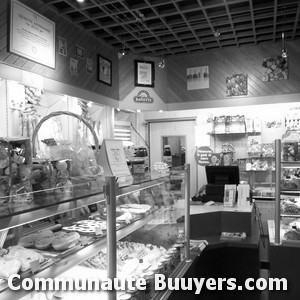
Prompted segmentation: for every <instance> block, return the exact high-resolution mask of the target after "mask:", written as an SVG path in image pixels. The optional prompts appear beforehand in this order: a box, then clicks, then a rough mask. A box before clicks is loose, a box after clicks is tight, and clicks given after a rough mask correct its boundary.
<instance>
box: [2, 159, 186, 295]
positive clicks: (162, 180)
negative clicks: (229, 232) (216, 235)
mask: <svg viewBox="0 0 300 300" xmlns="http://www.w3.org/2000/svg"><path fill="white" fill-rule="evenodd" d="M176 179H181V180H180V182H181V185H180V186H178V181H176V184H173V183H172V180H171V176H170V175H164V176H160V175H159V174H151V175H150V176H146V177H145V178H139V179H138V180H137V179H135V181H134V182H133V184H132V183H131V184H128V185H127V184H126V182H124V181H122V180H121V181H120V182H122V184H119V183H118V182H119V180H118V178H116V177H114V176H108V177H105V182H102V181H101V180H98V181H91V182H84V183H83V182H80V183H74V185H73V186H72V188H70V189H69V190H68V191H65V194H63V195H61V194H60V195H56V194H57V193H58V191H57V190H55V191H53V190H52V191H47V192H45V191H39V192H37V193H34V195H33V200H32V201H31V202H28V203H9V202H8V203H5V201H4V202H3V203H1V206H2V207H3V208H5V209H2V210H1V211H2V214H1V216H0V225H1V227H0V228H1V242H2V244H1V248H2V250H5V251H4V252H3V256H5V255H7V254H9V253H13V251H12V249H15V248H18V247H19V248H20V246H21V247H22V250H24V249H25V250H30V251H35V252H36V253H38V254H39V255H41V256H42V260H39V261H38V259H37V258H36V257H35V258H34V259H33V261H32V262H30V264H29V267H28V269H27V270H25V271H22V270H21V269H20V270H19V271H18V274H19V275H20V279H21V280H22V279H25V278H31V279H32V280H34V279H35V278H49V279H55V278H61V276H67V277H68V278H84V277H85V276H87V277H91V276H92V277H93V278H98V279H99V280H102V279H103V278H104V279H105V278H106V279H107V278H108V279H114V278H118V279H119V278H124V277H128V276H131V277H134V278H145V279H146V280H147V281H146V282H147V283H149V282H153V281H152V278H153V276H154V274H155V273H161V274H164V275H166V276H167V277H181V276H183V275H184V273H185V272H186V271H187V269H188V268H189V266H190V263H191V260H190V246H189V205H187V204H188V203H187V201H186V199H189V197H190V196H189V191H188V190H187V188H186V187H187V186H188V184H186V183H187V182H188V181H189V166H188V165H187V166H185V167H184V168H182V169H178V170H177V171H176ZM49 230H50V231H52V232H53V235H55V236H58V235H60V234H62V232H63V237H62V238H61V240H62V239H65V240H68V238H66V234H67V235H77V234H78V238H77V240H75V242H74V241H73V243H71V244H69V245H68V246H66V245H65V246H64V247H62V248H57V247H56V246H54V242H53V241H54V239H55V238H53V235H50V236H49V237H48V236H47V237H46V238H48V239H49V238H50V240H51V239H52V240H51V242H50V243H49V245H47V246H45V245H44V244H43V245H42V246H40V244H39V243H38V242H37V238H36V235H37V234H41V233H45V232H47V231H48V233H49ZM33 236H34V238H35V241H34V242H31V245H30V246H28V245H26V244H25V243H24V240H25V241H26V242H27V241H28V238H29V237H30V238H32V237H33ZM42 238H45V237H42ZM42 238H41V237H40V239H42ZM18 244H19V245H18ZM38 245H39V247H38ZM25 246H26V247H25ZM27 247H30V248H27ZM7 252H8V253H7ZM26 254H27V252H26ZM39 258H40V257H39ZM149 280H150V281H149ZM17 282H18V281H17ZM16 284H17V283H16ZM135 292H138V291H135ZM140 292H141V291H140ZM87 293H88V294H87V296H88V297H89V299H94V298H93V297H95V299H96V297H97V299H99V297H100V298H101V299H106V298H107V299H117V298H118V299H119V298H120V297H121V298H122V297H123V298H124V297H127V296H128V293H133V291H127V292H126V291H125V290H122V291H120V292H104V291H98V292H95V293H92V292H87ZM143 293H144V296H145V297H146V298H147V299H150V298H151V299H164V297H167V294H168V291H166V290H164V291H161V292H157V291H154V288H153V286H152V283H151V284H150V285H147V289H146V290H145V291H143ZM77 294H78V295H77ZM126 294H127V295H126ZM84 295H85V292H78V293H76V292H72V293H68V292H61V291H52V292H51V291H47V292H33V293H29V292H28V291H26V290H24V289H23V290H20V291H17V294H16V292H15V291H13V290H12V289H11V288H10V287H9V286H8V281H7V278H2V280H1V283H0V299H1V300H2V299H3V300H5V299H35V298H34V297H43V296H46V297H48V298H47V299H56V298H55V297H60V298H61V299H65V300H67V299H71V298H72V300H74V299H77V298H76V297H79V298H80V297H81V299H82V297H84ZM79 298H78V299H79ZM121 298H120V299H121ZM38 299H43V298H38ZM124 299H125V298H124ZM126 299H127V298H126Z"/></svg>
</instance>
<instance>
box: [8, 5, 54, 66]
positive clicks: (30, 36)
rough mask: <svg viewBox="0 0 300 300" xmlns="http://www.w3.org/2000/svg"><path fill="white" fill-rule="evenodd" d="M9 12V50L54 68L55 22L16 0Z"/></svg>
mask: <svg viewBox="0 0 300 300" xmlns="http://www.w3.org/2000/svg"><path fill="white" fill-rule="evenodd" d="M10 13H11V16H10V40H9V51H10V52H13V53H15V54H17V55H20V56H23V57H25V58H28V59H30V60H33V61H35V62H37V63H40V64H43V65H45V66H48V67H51V68H55V23H54V22H52V21H50V20H49V19H47V18H45V17H44V16H42V15H40V14H38V13H37V12H35V11H34V10H32V9H31V8H29V7H28V6H26V5H24V4H23V3H20V2H19V1H16V0H13V1H12V2H11V11H10Z"/></svg>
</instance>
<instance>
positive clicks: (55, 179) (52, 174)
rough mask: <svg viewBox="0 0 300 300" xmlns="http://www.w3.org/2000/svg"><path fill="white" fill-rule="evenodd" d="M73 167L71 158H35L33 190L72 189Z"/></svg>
mask: <svg viewBox="0 0 300 300" xmlns="http://www.w3.org/2000/svg"><path fill="white" fill-rule="evenodd" d="M71 167H72V165H71V160H70V159H56V160H43V159H34V160H33V165H32V169H33V171H32V185H33V190H34V191H38V190H50V189H56V188H60V189H61V190H63V191H66V192H68V191H70V189H71V188H72V182H71Z"/></svg>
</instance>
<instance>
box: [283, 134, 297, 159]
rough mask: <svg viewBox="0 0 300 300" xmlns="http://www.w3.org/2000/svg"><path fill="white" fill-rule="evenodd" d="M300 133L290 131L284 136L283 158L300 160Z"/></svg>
mask: <svg viewBox="0 0 300 300" xmlns="http://www.w3.org/2000/svg"><path fill="white" fill-rule="evenodd" d="M299 148H300V134H299V133H298V132H294V131H288V132H286V133H285V134H284V135H283V136H282V160H283V161H298V160H300V151H299Z"/></svg>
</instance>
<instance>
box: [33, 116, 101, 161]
mask: <svg viewBox="0 0 300 300" xmlns="http://www.w3.org/2000/svg"><path fill="white" fill-rule="evenodd" d="M61 115H66V116H71V117H74V118H77V119H78V120H80V121H81V122H82V123H84V125H86V127H87V128H88V129H89V130H90V131H91V133H92V135H93V138H94V142H95V159H96V162H97V164H98V165H100V162H99V140H98V137H97V135H96V133H95V131H94V129H93V127H92V125H91V124H90V123H89V122H88V121H87V120H86V119H84V118H82V117H81V116H79V115H77V114H74V113H72V112H69V111H55V112H52V113H50V114H49V115H47V116H45V117H44V118H42V119H41V120H40V122H39V123H38V124H37V126H36V127H35V128H34V130H33V133H32V154H33V157H36V149H35V148H36V139H37V134H38V131H39V130H40V128H41V126H42V125H43V123H44V122H45V121H47V120H49V119H51V118H54V117H57V116H61Z"/></svg>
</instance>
